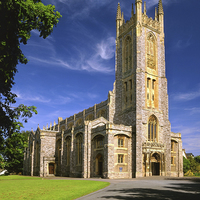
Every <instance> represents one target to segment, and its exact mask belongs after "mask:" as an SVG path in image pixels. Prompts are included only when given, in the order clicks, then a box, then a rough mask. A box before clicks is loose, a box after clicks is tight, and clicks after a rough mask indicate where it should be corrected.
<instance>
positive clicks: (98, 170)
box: [96, 154, 103, 176]
mask: <svg viewBox="0 0 200 200" xmlns="http://www.w3.org/2000/svg"><path fill="white" fill-rule="evenodd" d="M96 174H97V175H98V176H102V175H103V156H102V155H101V154H98V155H97V157H96Z"/></svg>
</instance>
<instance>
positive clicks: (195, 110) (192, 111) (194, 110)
mask: <svg viewBox="0 0 200 200" xmlns="http://www.w3.org/2000/svg"><path fill="white" fill-rule="evenodd" d="M184 110H188V111H190V114H191V115H193V114H198V113H200V107H193V108H185V109H184Z"/></svg>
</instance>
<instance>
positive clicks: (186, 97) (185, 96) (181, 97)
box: [174, 89, 200, 101]
mask: <svg viewBox="0 0 200 200" xmlns="http://www.w3.org/2000/svg"><path fill="white" fill-rule="evenodd" d="M198 97H200V89H199V90H197V91H193V92H187V93H179V94H176V95H174V100H176V101H190V100H193V99H196V98H198Z"/></svg>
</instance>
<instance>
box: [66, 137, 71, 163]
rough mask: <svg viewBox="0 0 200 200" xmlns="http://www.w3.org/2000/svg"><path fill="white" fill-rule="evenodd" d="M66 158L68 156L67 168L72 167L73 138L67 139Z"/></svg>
mask: <svg viewBox="0 0 200 200" xmlns="http://www.w3.org/2000/svg"><path fill="white" fill-rule="evenodd" d="M66 150H67V152H66V154H67V155H66V156H67V159H66V160H67V166H69V165H70V153H71V137H67V139H66Z"/></svg>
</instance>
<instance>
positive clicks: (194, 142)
mask: <svg viewBox="0 0 200 200" xmlns="http://www.w3.org/2000/svg"><path fill="white" fill-rule="evenodd" d="M199 141H200V135H193V136H192V137H191V136H189V137H185V138H184V140H183V149H185V150H186V152H187V153H193V154H194V155H196V156H197V155H198V154H199V149H200V142H199Z"/></svg>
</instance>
